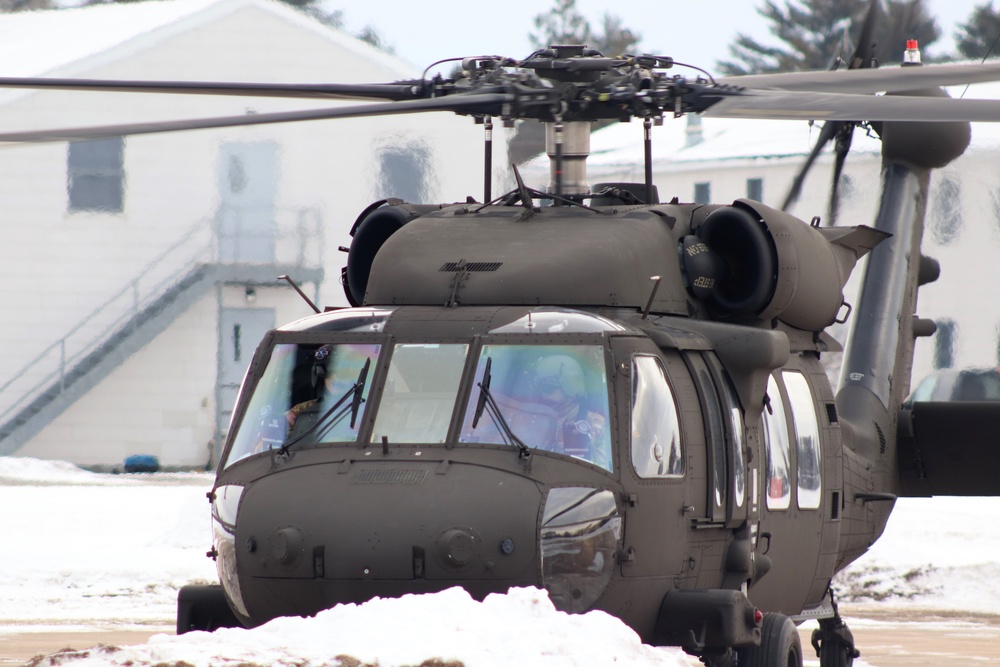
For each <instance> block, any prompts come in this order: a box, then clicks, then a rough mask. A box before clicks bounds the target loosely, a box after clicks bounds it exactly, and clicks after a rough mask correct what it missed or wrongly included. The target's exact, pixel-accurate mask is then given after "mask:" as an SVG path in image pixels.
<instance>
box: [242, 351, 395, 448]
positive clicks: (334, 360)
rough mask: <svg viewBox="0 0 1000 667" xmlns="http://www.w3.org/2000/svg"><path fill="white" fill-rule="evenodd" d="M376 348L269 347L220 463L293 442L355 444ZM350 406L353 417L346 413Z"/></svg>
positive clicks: (377, 353) (377, 352)
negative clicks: (361, 384) (358, 387)
mask: <svg viewBox="0 0 1000 667" xmlns="http://www.w3.org/2000/svg"><path fill="white" fill-rule="evenodd" d="M380 348H381V346H380V345H376V344H367V343H348V344H336V345H333V344H330V345H320V344H308V345H306V344H301V345H300V344H295V343H281V344H278V345H275V346H274V349H273V350H272V352H271V358H270V359H269V360H268V362H267V366H266V368H265V369H264V374H263V376H262V377H261V378H260V381H259V382H258V383H257V386H256V387H255V388H254V390H253V396H252V397H251V399H250V405H249V406H247V409H246V411H245V412H244V414H243V418H242V420H241V422H240V425H239V428H238V430H237V431H236V435H235V436H234V438H233V445H232V448H231V449H230V452H229V455H228V456H227V457H226V463H225V465H226V466H229V465H232V464H233V463H235V462H236V461H239V460H240V459H243V458H246V457H247V456H250V455H251V454H256V453H258V452H262V451H265V450H268V449H275V448H278V447H281V446H282V445H284V444H285V443H286V442H289V441H291V440H292V439H296V438H297V439H300V440H301V441H302V442H303V443H338V442H340V443H343V442H355V441H357V439H358V429H359V428H360V425H361V423H362V421H363V417H364V410H365V406H366V405H367V400H368V393H369V388H370V387H371V382H370V380H371V375H372V373H373V370H374V366H375V362H376V360H377V359H378V355H379V350H380ZM366 363H367V366H366ZM365 369H367V372H366V373H363V371H365ZM363 375H365V376H366V377H365V379H366V382H365V383H364V387H363V388H362V389H361V396H360V400H359V401H356V400H353V399H354V396H353V394H354V388H355V386H356V384H357V383H358V381H359V380H360V379H362V376H363ZM355 405H357V406H358V410H357V414H352V412H353V410H352V408H353V407H354V406H355ZM352 422H353V423H352Z"/></svg>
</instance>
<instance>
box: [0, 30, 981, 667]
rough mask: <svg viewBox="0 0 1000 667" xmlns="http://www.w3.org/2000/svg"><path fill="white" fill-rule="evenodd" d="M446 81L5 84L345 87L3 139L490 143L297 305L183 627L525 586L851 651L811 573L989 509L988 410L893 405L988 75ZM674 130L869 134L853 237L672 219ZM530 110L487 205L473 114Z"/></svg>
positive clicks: (525, 67)
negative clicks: (469, 136) (875, 192)
mask: <svg viewBox="0 0 1000 667" xmlns="http://www.w3.org/2000/svg"><path fill="white" fill-rule="evenodd" d="M867 26H868V22H867V21H866V30H867V29H868V28H867ZM864 41H865V40H864V39H863V40H862V42H864ZM455 62H458V63H460V65H461V69H460V72H459V73H457V74H455V75H453V76H449V77H445V76H441V75H435V76H434V77H431V78H428V77H427V76H425V77H422V78H420V79H414V80H407V81H398V82H393V83H384V84H383V83H373V84H367V85H355V84H326V85H316V84H310V85H303V86H298V85H287V84H282V85H277V84H275V85H267V84H232V83H225V82H198V83H184V82H154V81H150V82H137V81H96V80H80V79H77V80H73V79H11V78H6V79H0V86H5V87H18V86H20V87H28V88H57V89H69V90H105V91H123V92H130V91H142V92H162V93H167V94H206V93H207V94H230V95H249V96H252V95H273V96H289V97H318V98H330V99H338V100H339V99H351V100H359V101H364V103H361V104H356V105H351V106H337V107H336V108H333V109H329V110H318V111H317V110H312V111H309V112H285V113H273V114H268V113H261V114H256V115H253V116H240V117H228V118H215V119H200V120H193V121H189V122H183V123H180V122H174V121H170V122H152V123H138V124H133V125H116V126H113V127H100V128H87V129H81V128H70V129H64V130H37V131H36V130H31V131H25V132H5V133H0V141H8V142H31V141H59V140H65V139H67V138H74V139H79V138H96V137H103V136H119V135H122V134H141V133H153V132H169V131H178V130H188V129H198V128H207V127H228V126H237V125H250V124H261V123H276V122H293V121H301V120H321V119H336V118H351V117H362V116H383V115H394V114H408V113H425V112H433V111H449V112H455V113H458V114H461V115H466V116H470V117H471V118H472V119H473V120H474V121H475V122H477V123H480V124H482V125H483V128H484V135H485V141H484V150H483V164H484V189H483V196H482V198H481V201H480V200H477V199H475V198H474V197H471V196H470V197H469V198H468V199H467V200H466V201H463V202H452V203H438V204H427V203H421V202H406V201H402V200H399V199H391V198H390V199H384V200H380V201H377V202H374V203H373V204H372V205H371V206H369V207H368V208H367V209H365V210H364V211H362V212H361V213H360V215H359V216H358V218H357V220H356V222H355V223H354V225H353V227H352V229H351V233H350V236H351V242H350V245H349V247H348V248H345V250H346V251H347V261H346V265H345V266H344V267H343V271H342V283H343V286H344V290H345V296H346V298H347V300H348V302H349V303H350V304H351V306H350V307H346V308H330V309H325V310H324V309H320V308H319V307H318V306H316V305H315V304H313V303H312V302H311V301H310V300H309V299H308V298H307V297H305V295H304V294H303V297H304V298H305V300H306V302H307V303H308V304H309V306H310V307H311V308H312V309H313V310H314V311H315V313H314V314H312V315H310V316H307V317H305V318H303V319H300V320H297V321H295V322H291V323H289V324H286V325H284V326H281V327H279V328H277V329H275V330H273V331H271V332H269V333H268V334H267V335H266V336H265V337H264V339H263V340H262V341H261V343H260V345H259V346H258V348H257V350H256V352H255V354H254V357H253V359H252V361H251V362H250V364H249V367H248V369H247V372H246V376H245V379H244V381H243V385H242V388H241V390H240V397H239V399H238V401H237V405H236V408H235V410H234V414H233V419H232V425H231V428H230V429H229V435H228V437H227V441H226V443H225V448H224V451H223V455H222V460H221V462H220V465H219V467H218V471H217V477H216V481H215V484H214V487H213V490H212V491H211V492H210V493H209V501H210V504H211V513H212V524H213V544H212V548H211V550H210V551H209V555H210V556H211V557H212V558H213V559H215V561H216V564H217V568H218V572H219V579H220V583H219V584H218V585H214V586H187V587H184V588H183V589H182V590H181V592H180V594H179V599H178V618H177V629H178V632H187V631H191V630H211V629H214V628H216V627H222V626H226V625H240V626H256V625H260V624H262V623H265V622H267V621H269V620H271V619H273V618H276V617H279V616H284V615H311V614H314V613H316V612H318V611H320V610H322V609H325V608H328V607H330V606H333V605H335V604H339V603H352V602H354V603H356V602H362V601H365V600H368V599H371V598H373V597H376V596H398V595H402V594H406V593H424V592H435V591H440V590H443V589H445V588H449V587H452V586H455V585H458V586H462V587H463V588H465V589H467V590H468V591H469V592H470V593H471V594H472V595H474V596H476V597H479V598H482V597H485V596H486V595H488V594H490V593H494V592H505V591H507V590H508V589H509V588H511V587H514V586H537V587H540V588H544V589H545V590H547V591H548V593H549V595H550V597H551V598H552V600H553V602H554V604H555V605H556V607H557V608H558V609H560V610H562V611H567V612H572V613H581V612H586V611H589V610H592V609H599V610H603V611H606V612H608V613H610V614H613V615H615V616H617V617H618V618H620V619H622V620H623V621H624V622H625V623H626V624H628V625H629V626H630V627H632V628H633V629H634V630H635V631H636V632H637V633H638V634H639V636H640V637H641V638H642V639H643V641H645V642H647V643H650V644H654V645H669V646H679V647H682V648H683V649H684V650H686V651H688V652H689V653H691V654H693V655H697V656H699V657H700V658H701V659H702V660H703V661H704V662H705V663H706V664H707V665H714V666H716V667H724V666H726V665H732V664H740V665H746V664H749V665H765V666H776V665H782V666H784V665H800V664H801V663H802V659H803V649H802V646H801V644H800V640H799V638H798V634H797V632H796V630H795V626H796V623H797V622H800V621H803V620H806V619H816V620H818V622H819V629H818V630H817V631H816V632H815V634H814V636H813V644H814V647H815V649H816V651H817V653H818V655H819V658H820V664H821V665H823V666H824V667H833V666H835V665H849V664H851V662H852V661H853V659H854V657H856V656H857V655H858V649H857V647H856V646H855V643H854V640H853V637H852V635H851V633H850V630H849V629H848V628H847V626H846V624H845V622H844V620H843V619H842V618H841V616H840V614H839V611H838V608H837V603H836V599H835V595H834V591H833V589H832V587H831V580H832V578H833V576H834V575H835V574H836V573H837V572H839V571H840V570H842V569H843V568H844V567H846V566H847V565H848V564H850V563H851V562H852V561H853V560H855V559H856V558H858V557H859V556H860V555H862V554H863V553H864V552H865V551H866V550H867V549H868V548H869V547H870V546H871V545H872V544H873V543H874V542H875V541H876V540H877V539H878V537H879V535H881V533H882V531H883V529H884V527H885V524H886V521H887V519H888V517H889V514H890V512H891V510H892V507H893V503H894V501H895V500H896V499H897V498H898V497H902V496H924V495H995V494H997V493H998V485H997V483H996V481H995V478H994V476H993V475H991V473H990V471H991V469H992V466H991V465H990V463H992V462H995V461H996V458H997V455H996V454H995V453H993V452H994V448H993V447H992V443H991V441H990V434H991V433H993V432H995V429H996V427H997V426H998V425H1000V415H998V413H997V411H996V409H994V408H993V407H992V406H990V405H988V404H963V403H913V404H909V405H904V404H903V399H904V397H905V396H906V395H907V393H908V391H909V386H910V368H911V365H912V357H913V345H914V340H915V338H917V337H920V336H928V335H931V334H932V333H933V331H934V325H933V323H932V322H930V321H928V320H923V319H921V318H919V317H918V316H917V315H916V312H917V308H916V304H917V292H918V288H919V287H920V286H921V285H923V284H927V283H929V282H932V281H933V280H934V279H935V278H936V276H937V273H938V270H939V269H938V266H937V264H936V262H935V261H934V260H933V259H932V258H929V257H925V256H923V255H922V254H921V252H920V245H921V237H922V229H923V212H924V211H923V209H924V205H925V202H926V200H927V187H928V180H929V175H930V173H931V171H932V170H933V169H937V168H940V167H943V166H944V165H946V164H948V163H949V162H950V161H952V160H953V159H955V158H957V157H958V156H959V155H961V153H962V152H963V151H964V150H965V148H966V146H967V145H968V143H969V137H970V130H969V124H968V123H969V121H996V120H1000V104H998V103H996V102H993V101H984V100H954V99H948V98H946V97H945V96H944V95H943V93H941V92H940V91H939V90H938V89H937V88H936V87H938V86H945V85H951V84H954V83H967V82H976V81H987V80H995V79H1000V66H997V65H982V66H969V65H941V66H919V67H918V66H915V65H916V63H911V65H913V66H905V67H901V68H873V67H863V66H862V64H864V63H870V60H869V59H868V58H866V57H865V54H864V47H859V55H858V57H857V58H852V65H853V64H855V63H857V65H856V66H852V67H851V68H849V69H846V70H836V71H828V72H806V73H795V74H778V75H757V76H748V77H730V78H723V79H713V78H712V77H711V76H710V75H708V74H707V73H699V74H697V75H696V76H695V77H694V78H687V77H683V76H680V75H673V74H671V73H670V71H671V70H673V69H674V68H675V67H681V66H682V65H681V64H680V63H678V62H675V61H674V60H673V59H672V58H670V57H666V56H659V55H637V56H633V55H629V56H621V57H608V56H605V55H603V54H601V53H599V52H596V51H593V50H591V49H588V48H587V47H586V46H583V45H554V46H551V47H549V48H547V49H542V50H539V51H537V52H535V53H533V54H531V55H529V56H528V57H527V58H524V59H517V60H516V59H511V58H506V57H500V56H475V57H469V58H462V59H458V60H456V61H455ZM914 91H918V93H919V94H914ZM875 92H886V93H887V94H885V95H881V96H876V95H872V93H875ZM372 100H374V101H372ZM686 114H702V115H705V116H713V115H715V116H729V117H746V118H761V119H769V118H779V119H789V118H793V119H803V118H816V119H822V120H825V121H827V122H829V123H841V124H842V125H841V126H840V127H846V126H847V125H848V124H852V123H856V122H858V121H859V120H862V119H864V120H867V121H870V122H872V123H875V124H877V131H878V133H879V134H880V136H881V138H882V141H883V188H882V192H883V194H882V199H881V204H880V209H879V212H878V215H877V218H876V220H875V222H874V224H873V226H865V225H857V226H852V227H846V226H838V227H821V226H820V225H819V224H818V221H814V222H813V223H808V222H804V221H802V220H800V219H798V218H796V217H794V216H792V215H790V214H788V213H785V212H784V211H781V210H778V209H775V208H772V207H769V206H766V205H764V204H763V203H761V202H758V201H754V200H750V199H738V200H736V201H733V202H731V203H728V204H712V205H700V204H693V203H685V202H681V201H680V200H679V198H676V197H675V198H673V199H671V200H669V201H667V202H661V201H660V199H659V194H658V191H657V188H656V187H654V185H653V183H652V176H651V165H650V157H649V156H650V145H651V138H650V135H651V132H650V129H651V127H652V125H653V124H654V123H656V122H658V121H660V120H662V119H663V117H664V116H666V115H672V116H674V117H675V118H676V117H681V116H684V115H686ZM523 119H532V120H538V121H541V122H543V123H545V125H546V132H547V148H546V152H547V154H548V156H549V160H550V184H549V187H548V189H547V190H546V191H539V190H535V189H532V188H529V187H528V186H527V185H526V184H525V183H524V181H523V179H522V178H521V177H520V174H519V173H518V172H517V170H516V169H514V175H515V180H516V182H517V188H516V189H514V190H512V191H510V192H505V193H501V194H499V195H498V196H496V197H494V195H493V192H492V171H493V169H492V131H493V125H494V121H495V120H500V121H501V122H504V123H512V122H514V121H516V120H523ZM609 119H610V120H623V121H626V120H630V119H641V120H642V125H643V131H644V137H645V143H646V151H645V156H644V157H645V159H644V164H645V180H644V182H642V183H608V184H595V185H594V186H590V185H589V184H588V183H587V178H586V159H587V155H588V153H589V132H590V126H591V124H592V123H593V122H595V121H598V120H609ZM825 140H827V139H824V141H825ZM838 159H840V158H838ZM865 256H867V264H866V267H865V272H864V275H863V277H862V281H861V283H862V286H861V289H860V292H859V295H858V298H857V302H856V304H853V305H849V304H848V303H847V302H846V299H845V297H844V290H845V285H846V284H847V281H848V278H849V277H850V275H851V272H852V270H853V269H854V268H855V265H856V264H857V263H858V262H859V260H861V259H862V258H863V257H865ZM290 282H291V281H290ZM292 284H293V286H294V282H293V283H292ZM296 289H297V288H296ZM837 322H841V323H849V324H850V326H851V332H850V335H849V337H848V342H847V344H846V346H845V349H844V357H843V363H842V368H843V370H842V375H841V381H840V385H839V387H838V388H837V389H836V390H835V389H834V387H833V386H831V383H830V381H829V380H828V379H827V375H826V371H825V369H824V367H823V365H822V358H823V356H824V355H826V354H828V353H834V352H838V351H840V350H841V345H840V344H839V343H838V342H837V341H836V340H835V339H834V338H833V337H832V336H831V335H830V334H829V333H828V331H827V329H828V328H829V327H830V326H831V325H833V324H834V323H837Z"/></svg>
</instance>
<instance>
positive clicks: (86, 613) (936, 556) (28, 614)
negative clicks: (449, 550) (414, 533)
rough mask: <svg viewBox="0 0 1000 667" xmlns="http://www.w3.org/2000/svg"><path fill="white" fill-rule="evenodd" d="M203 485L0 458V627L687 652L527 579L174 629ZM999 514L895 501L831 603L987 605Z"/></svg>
mask: <svg viewBox="0 0 1000 667" xmlns="http://www.w3.org/2000/svg"><path fill="white" fill-rule="evenodd" d="M211 483H212V477H211V476H210V475H207V474H159V475H151V476H126V475H100V474H94V473H89V472H85V471H82V470H80V469H78V468H75V467H73V466H71V465H69V464H64V463H53V462H46V461H37V460H32V459H21V458H5V457H0V507H2V508H3V509H2V511H0V639H2V637H3V635H5V634H12V633H23V632H35V631H49V630H53V629H58V630H60V631H73V630H94V629H129V628H142V629H148V630H152V631H162V632H163V634H159V635H156V636H154V637H153V638H152V639H151V640H150V641H149V642H148V643H147V644H144V645H139V646H132V647H122V648H115V649H95V650H91V651H88V652H87V654H86V656H84V655H82V654H81V655H80V656H77V657H75V658H70V656H61V657H60V659H59V661H58V664H72V665H74V666H79V667H85V666H89V665H134V666H136V667H140V666H143V665H157V664H170V665H174V664H187V665H193V666H201V665H221V664H233V665H236V664H243V665H293V664H294V665H304V664H309V665H330V666H331V667H333V666H334V665H338V664H340V665H344V666H346V665H350V664H355V663H352V662H351V661H350V660H347V659H345V660H339V661H338V660H337V657H338V656H352V657H353V658H355V659H357V660H359V661H361V663H362V664H363V663H368V664H374V663H377V664H378V665H380V666H381V667H390V666H392V665H414V666H416V665H421V664H426V665H438V666H439V667H445V666H447V665H449V664H454V665H458V664H461V665H464V666H465V667H492V666H493V665H512V664H531V665H544V666H546V667H548V666H550V665H552V666H556V665H558V666H562V665H567V666H569V665H581V664H585V665H608V664H627V665H635V666H637V667H645V666H647V665H649V666H652V665H656V666H659V667H677V666H690V665H697V664H700V663H697V662H696V661H694V660H693V659H691V658H690V657H688V656H685V655H684V654H683V653H681V652H679V651H677V650H673V649H660V648H652V647H649V646H644V645H642V644H641V643H640V642H639V641H638V638H637V637H636V636H635V634H634V633H633V632H632V631H631V630H629V629H628V628H627V627H625V626H624V625H623V624H622V623H620V622H619V621H618V620H617V619H614V618H612V617H610V616H608V615H606V614H603V613H599V612H592V613H589V614H584V615H579V616H569V615H566V614H562V613H559V612H556V611H555V610H554V609H553V607H552V605H551V603H550V602H549V601H548V598H547V597H546V596H545V594H544V593H543V592H540V591H537V590H534V589H518V590H514V591H512V592H511V593H509V594H508V595H503V596H492V597H490V598H487V600H486V601H484V602H482V603H479V602H476V601H474V600H472V599H471V598H470V597H469V596H468V595H467V594H466V593H465V592H464V591H461V590H458V589H452V590H450V591H445V592H443V593H439V594H437V595H428V596H408V597H406V598H403V599H400V600H375V601H372V602H370V603H367V604H365V605H360V606H353V605H345V606H341V607H337V608H334V609H332V610H329V611H327V612H323V613H321V614H319V615H318V616H316V617H315V618H311V619H297V618H296V619H279V620H277V621H274V622H272V623H269V624H267V625H265V626H262V627H260V628H257V629H255V630H224V631H219V632H216V633H213V634H211V635H209V634H206V633H189V634H187V635H183V636H181V637H175V636H172V634H171V633H172V631H173V624H174V614H175V606H176V594H177V589H178V588H179V587H180V586H182V585H184V584H186V583H193V582H198V581H202V582H214V581H215V568H214V564H213V562H212V561H211V560H210V559H208V558H207V557H206V556H205V552H206V551H207V550H208V549H209V547H210V546H211V538H210V528H209V517H208V501H207V499H206V497H205V493H206V492H207V491H208V490H210V488H211ZM998 514H1000V499H993V498H990V499H978V498H977V499H954V498H935V499H927V500H923V499H916V500H915V499H908V500H903V501H900V502H899V503H898V504H897V508H896V510H895V512H894V513H893V515H892V519H891V520H890V523H889V527H888V529H887V531H886V534H885V535H884V536H883V538H882V539H881V540H880V541H879V542H878V543H877V544H876V546H875V548H873V549H872V551H871V552H870V553H869V554H867V555H866V556H865V557H864V558H862V559H861V560H860V561H858V562H857V563H856V564H854V565H853V566H852V567H851V568H849V569H848V570H847V571H846V572H845V573H843V574H842V575H841V577H840V578H839V583H838V587H839V590H840V591H841V594H842V596H843V598H842V599H843V600H845V606H846V607H847V608H849V607H850V604H852V603H866V602H868V601H876V600H878V601H880V602H879V604H880V605H906V606H907V607H909V608H912V607H914V606H919V607H926V608H930V609H941V610H964V611H978V612H989V613H997V614H1000V595H998V594H1000V576H998V575H1000V564H998V563H997V562H996V545H997V544H1000V525H998V522H997V520H996V517H997V516H998ZM389 637H391V640H389ZM805 652H806V654H807V664H808V663H809V661H808V656H809V654H810V653H811V650H810V649H808V648H806V651H805ZM434 660H437V662H434ZM52 664H55V663H52ZM855 664H856V665H859V664H862V663H861V662H860V661H858V662H856V663H855ZM40 667H41V666H40Z"/></svg>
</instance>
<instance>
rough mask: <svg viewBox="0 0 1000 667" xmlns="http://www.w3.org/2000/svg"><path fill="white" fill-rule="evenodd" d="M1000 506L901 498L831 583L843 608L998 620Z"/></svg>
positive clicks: (989, 501)
mask: <svg viewBox="0 0 1000 667" xmlns="http://www.w3.org/2000/svg"><path fill="white" fill-rule="evenodd" d="M997 516H1000V498H904V499H902V500H900V501H898V502H897V503H896V507H895V509H894V510H893V512H892V514H891V515H890V517H889V523H888V525H887V526H886V530H885V533H884V534H883V535H882V537H881V538H879V540H878V541H877V542H876V543H875V545H874V546H873V547H872V548H871V550H870V551H869V552H868V553H867V554H865V555H864V556H863V557H862V558H860V559H858V560H857V561H856V562H855V563H853V564H852V565H851V566H850V567H848V568H847V569H846V570H844V572H842V573H841V574H840V575H838V576H837V578H836V579H835V580H834V585H835V588H836V590H837V592H838V594H839V595H840V596H841V600H842V601H844V602H856V603H867V602H878V603H880V604H888V605H893V604H901V605H902V604H905V605H907V606H908V607H911V608H912V607H914V606H918V607H922V608H927V609H936V610H957V611H973V612H985V613H994V614H1000V562H997V557H996V545H997V544H998V543H1000V523H998V522H997V520H996V517H997Z"/></svg>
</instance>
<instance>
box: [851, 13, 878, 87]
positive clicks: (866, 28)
mask: <svg viewBox="0 0 1000 667" xmlns="http://www.w3.org/2000/svg"><path fill="white" fill-rule="evenodd" d="M878 2H879V0H871V2H869V3H868V11H867V12H865V20H864V22H863V23H862V24H861V34H860V35H858V45H857V47H855V49H854V53H853V54H851V59H850V60H848V61H847V69H849V70H850V69H869V68H871V63H872V55H873V54H872V49H873V46H874V45H873V43H872V36H873V35H874V34H875V23H876V21H877V19H878Z"/></svg>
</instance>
